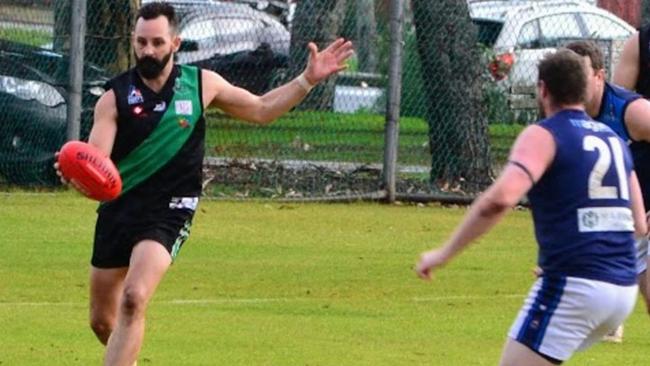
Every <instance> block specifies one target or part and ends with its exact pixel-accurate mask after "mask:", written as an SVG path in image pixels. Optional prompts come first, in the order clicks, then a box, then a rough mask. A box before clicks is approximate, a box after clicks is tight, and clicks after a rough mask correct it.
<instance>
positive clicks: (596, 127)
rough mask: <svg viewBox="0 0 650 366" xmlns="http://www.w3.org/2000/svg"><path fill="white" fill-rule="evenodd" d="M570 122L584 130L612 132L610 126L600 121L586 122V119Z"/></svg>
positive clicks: (571, 120)
mask: <svg viewBox="0 0 650 366" xmlns="http://www.w3.org/2000/svg"><path fill="white" fill-rule="evenodd" d="M569 122H571V124H572V125H573V126H575V127H580V128H584V129H587V130H592V131H594V132H601V131H612V129H611V128H609V126H607V125H606V124H604V123H602V122H598V121H593V120H591V121H590V120H586V119H573V118H572V119H570V120H569Z"/></svg>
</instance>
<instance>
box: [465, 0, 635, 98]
mask: <svg viewBox="0 0 650 366" xmlns="http://www.w3.org/2000/svg"><path fill="white" fill-rule="evenodd" d="M469 8H470V16H471V18H472V21H473V22H474V24H476V25H477V26H478V32H479V41H480V42H481V43H482V44H484V45H485V46H487V47H488V48H489V49H490V50H491V52H493V55H492V56H493V58H492V62H491V63H490V71H491V73H492V75H493V76H494V78H495V79H496V80H503V81H502V83H504V84H506V85H507V86H513V87H522V86H523V88H524V89H525V88H526V87H528V88H530V87H531V86H534V85H535V83H536V80H537V63H538V61H539V60H540V59H541V58H542V57H543V56H544V54H546V53H547V52H552V51H554V50H555V49H556V48H557V47H561V46H563V45H565V44H567V43H569V42H571V41H576V40H586V39H588V40H594V41H596V42H597V43H599V44H600V45H601V46H602V47H603V49H604V51H605V55H606V56H607V57H608V60H609V61H610V62H609V63H608V64H611V61H612V60H613V59H614V58H615V57H616V53H617V52H616V51H617V48H619V47H620V46H621V45H622V43H623V41H624V40H625V39H626V38H628V37H629V36H630V35H632V34H633V33H634V32H635V29H634V27H632V26H631V25H630V24H628V23H627V22H625V21H624V20H622V19H620V18H618V17H617V16H615V15H614V14H612V13H610V12H608V11H606V10H603V9H600V8H598V7H595V6H593V5H590V4H588V3H587V2H585V1H579V0H575V1H571V0H546V1H520V0H514V1H475V2H471V3H469Z"/></svg>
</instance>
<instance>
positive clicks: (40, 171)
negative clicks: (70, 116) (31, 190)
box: [0, 40, 108, 185]
mask: <svg viewBox="0 0 650 366" xmlns="http://www.w3.org/2000/svg"><path fill="white" fill-rule="evenodd" d="M68 63H69V61H68V57H67V56H64V55H61V54H58V53H55V52H52V51H49V50H46V49H42V48H36V47H32V46H28V45H24V44H21V43H15V42H11V41H6V40H0V180H2V181H5V182H8V183H10V184H18V185H54V184H57V181H58V179H57V177H56V175H55V173H54V169H53V168H52V163H53V161H54V152H55V151H57V150H58V149H59V148H60V147H61V145H62V144H63V143H64V142H65V136H66V115H67V112H66V108H67V107H66V100H67V97H68V94H67V92H66V85H67V83H68ZM106 80H108V75H107V74H106V73H105V72H104V71H103V70H101V69H99V68H97V67H94V66H90V65H88V64H86V65H85V67H84V86H83V96H82V116H81V138H82V139H85V138H86V137H87V136H88V133H89V131H90V127H91V124H92V113H93V107H94V105H95V102H96V101H97V99H98V98H99V96H100V95H101V94H102V93H103V92H104V90H103V88H102V86H103V85H104V83H105V82H106Z"/></svg>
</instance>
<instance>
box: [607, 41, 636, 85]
mask: <svg viewBox="0 0 650 366" xmlns="http://www.w3.org/2000/svg"><path fill="white" fill-rule="evenodd" d="M638 78H639V33H638V32H637V33H635V34H634V35H633V36H632V37H630V38H628V40H627V41H625V45H624V46H623V51H622V52H621V56H620V59H619V61H618V63H617V64H616V66H615V67H614V75H613V78H612V81H613V82H614V84H617V85H620V86H622V87H624V88H626V89H629V90H634V88H635V87H636V82H637V79H638Z"/></svg>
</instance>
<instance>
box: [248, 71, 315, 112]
mask: <svg viewBox="0 0 650 366" xmlns="http://www.w3.org/2000/svg"><path fill="white" fill-rule="evenodd" d="M300 78H301V77H300V76H299V77H297V78H295V79H293V80H292V81H290V82H288V83H286V84H284V85H282V86H280V87H278V88H275V89H273V90H271V91H270V92H268V93H266V94H264V95H263V96H262V97H261V98H260V99H261V102H262V107H261V108H262V111H261V113H260V114H261V118H260V121H261V122H262V123H271V122H273V121H274V120H275V119H276V118H278V117H280V116H281V115H283V114H285V113H286V112H288V111H290V110H291V109H292V108H293V107H295V106H296V105H298V104H299V103H300V102H302V100H303V99H305V97H306V96H307V94H308V93H309V91H310V90H311V88H312V87H313V86H312V85H311V84H310V83H309V82H308V81H307V80H306V79H304V77H302V81H301V80H299V79H300Z"/></svg>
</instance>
